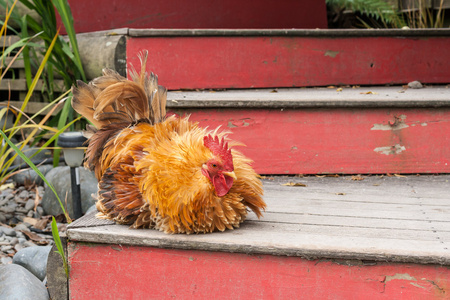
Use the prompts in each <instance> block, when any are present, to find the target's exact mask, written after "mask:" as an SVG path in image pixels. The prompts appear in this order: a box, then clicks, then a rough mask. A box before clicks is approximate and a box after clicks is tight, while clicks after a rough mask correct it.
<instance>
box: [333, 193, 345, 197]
mask: <svg viewBox="0 0 450 300" xmlns="http://www.w3.org/2000/svg"><path fill="white" fill-rule="evenodd" d="M336 195H341V196H343V195H347V193H336Z"/></svg>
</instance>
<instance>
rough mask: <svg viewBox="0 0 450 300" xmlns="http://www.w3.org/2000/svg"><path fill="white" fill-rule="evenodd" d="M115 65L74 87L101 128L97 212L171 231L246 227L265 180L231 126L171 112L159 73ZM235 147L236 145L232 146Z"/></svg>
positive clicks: (95, 152)
mask: <svg viewBox="0 0 450 300" xmlns="http://www.w3.org/2000/svg"><path fill="white" fill-rule="evenodd" d="M146 57H147V54H146V53H144V55H143V57H141V63H142V69H141V73H140V74H137V72H135V71H132V78H133V81H128V80H126V79H125V78H123V77H121V76H120V75H118V74H117V73H115V72H114V71H111V70H106V71H104V76H102V77H99V78H97V79H95V80H93V81H92V82H91V83H89V84H88V85H86V84H83V83H78V88H73V93H74V97H73V100H72V105H73V107H74V109H75V110H76V111H78V112H79V113H80V114H82V115H83V116H84V117H86V118H87V119H88V120H89V121H91V123H92V124H94V126H95V127H96V129H94V128H91V129H90V131H91V135H92V136H91V137H90V138H89V140H88V142H89V146H88V150H87V153H86V163H85V166H86V167H88V168H90V169H92V170H95V174H96V176H97V178H98V180H99V194H98V201H97V209H98V210H99V214H98V217H100V218H107V219H112V220H114V221H116V222H117V223H119V224H131V225H132V227H133V228H155V229H159V230H161V231H164V232H166V233H199V232H212V231H215V230H220V231H223V230H225V229H233V228H237V227H239V224H240V223H241V222H243V221H244V220H245V217H246V215H247V208H250V209H251V210H253V211H254V212H255V214H256V215H257V216H258V217H261V216H262V213H261V210H264V209H265V203H264V201H263V200H262V198H261V196H262V194H263V189H262V183H261V181H260V179H259V176H258V175H257V174H256V173H255V171H254V170H253V169H252V168H251V166H250V164H251V160H249V159H248V158H246V157H244V156H243V155H242V154H241V153H240V152H239V151H237V150H235V149H234V148H232V147H234V146H236V145H238V144H237V143H236V142H232V141H228V142H227V133H226V132H219V131H218V130H214V131H211V130H207V129H204V128H200V127H199V126H198V124H197V123H193V122H190V121H189V120H188V118H177V117H175V116H171V117H168V118H165V114H166V112H165V102H166V90H165V89H164V88H163V87H161V86H158V83H157V77H156V76H155V75H153V73H152V74H150V76H149V75H147V74H146V73H145V64H146ZM230 148H231V151H230Z"/></svg>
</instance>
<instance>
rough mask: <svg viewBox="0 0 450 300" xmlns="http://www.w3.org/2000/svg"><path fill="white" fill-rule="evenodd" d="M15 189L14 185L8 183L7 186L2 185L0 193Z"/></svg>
mask: <svg viewBox="0 0 450 300" xmlns="http://www.w3.org/2000/svg"><path fill="white" fill-rule="evenodd" d="M13 188H14V183H6V184H2V185H1V186H0V191H4V190H6V189H13Z"/></svg>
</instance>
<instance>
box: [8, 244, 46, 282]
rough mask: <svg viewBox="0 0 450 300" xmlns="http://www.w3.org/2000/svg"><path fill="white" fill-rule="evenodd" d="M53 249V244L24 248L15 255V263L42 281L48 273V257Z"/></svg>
mask: <svg viewBox="0 0 450 300" xmlns="http://www.w3.org/2000/svg"><path fill="white" fill-rule="evenodd" d="M51 249H52V247H51V246H45V247H42V246H35V247H29V248H23V249H22V250H20V251H19V252H17V253H16V255H14V258H13V263H14V264H17V265H21V266H22V267H24V268H25V269H27V270H28V271H30V272H31V273H33V274H34V276H36V277H37V278H39V279H40V280H41V281H42V280H44V278H45V275H46V273H47V258H48V253H49V252H50V250H51Z"/></svg>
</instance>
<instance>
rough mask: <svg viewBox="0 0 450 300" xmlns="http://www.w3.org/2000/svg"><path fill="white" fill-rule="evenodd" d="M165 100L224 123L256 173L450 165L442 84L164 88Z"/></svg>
mask: <svg viewBox="0 0 450 300" xmlns="http://www.w3.org/2000/svg"><path fill="white" fill-rule="evenodd" d="M167 106H168V108H169V111H172V112H173V113H176V114H179V115H186V114H191V120H195V121H198V122H199V123H200V125H201V126H209V127H210V128H215V127H217V126H222V128H224V129H227V130H230V131H231V132H232V133H233V134H232V135H231V138H232V139H235V140H238V141H240V142H243V143H244V144H246V145H247V147H245V148H241V149H240V150H241V151H242V152H243V153H244V154H246V155H247V156H248V157H250V158H252V159H253V160H254V167H255V169H256V171H257V172H259V173H262V174H317V173H341V174H359V173H365V174H370V173H372V174H373V173H450V136H449V132H450V89H449V88H448V86H437V87H426V88H423V89H404V88H402V87H400V86H393V87H360V88H343V89H337V88H305V89H277V90H273V89H267V90H230V91H201V92H169V94H168V104H167Z"/></svg>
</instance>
